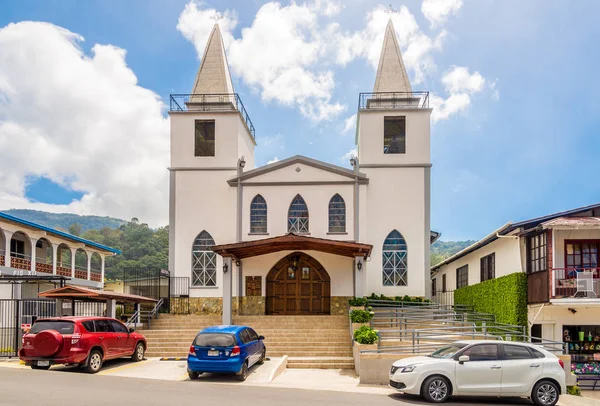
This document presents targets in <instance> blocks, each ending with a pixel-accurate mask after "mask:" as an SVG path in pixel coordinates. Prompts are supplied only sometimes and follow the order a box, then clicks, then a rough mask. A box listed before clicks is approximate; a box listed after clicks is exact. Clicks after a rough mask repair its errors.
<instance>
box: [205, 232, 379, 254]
mask: <svg viewBox="0 0 600 406" xmlns="http://www.w3.org/2000/svg"><path fill="white" fill-rule="evenodd" d="M211 249H212V250H213V251H214V252H216V253H217V254H219V255H221V256H223V257H233V258H236V259H244V258H249V257H255V256H258V255H265V254H270V253H272V252H278V251H288V250H289V251H308V250H312V251H320V252H326V253H329V254H334V255H341V256H344V257H350V258H355V257H364V258H367V257H368V256H370V255H371V250H372V249H373V246H372V245H370V244H362V243H357V242H348V241H336V240H328V239H325V238H316V237H307V236H304V235H296V234H294V233H289V234H286V235H282V236H279V237H272V238H264V239H262V240H255V241H244V242H238V243H234V244H224V245H215V246H213V247H211Z"/></svg>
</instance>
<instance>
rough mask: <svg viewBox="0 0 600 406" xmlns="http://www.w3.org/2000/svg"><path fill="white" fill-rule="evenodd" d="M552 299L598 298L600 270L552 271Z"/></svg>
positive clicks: (562, 269)
mask: <svg viewBox="0 0 600 406" xmlns="http://www.w3.org/2000/svg"><path fill="white" fill-rule="evenodd" d="M552 297H553V298H555V299H562V298H584V299H586V298H587V299H589V298H598V297H600V268H583V267H578V268H554V269H552Z"/></svg>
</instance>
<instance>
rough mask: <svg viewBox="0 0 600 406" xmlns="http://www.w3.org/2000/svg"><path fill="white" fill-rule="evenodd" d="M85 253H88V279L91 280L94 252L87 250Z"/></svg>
mask: <svg viewBox="0 0 600 406" xmlns="http://www.w3.org/2000/svg"><path fill="white" fill-rule="evenodd" d="M85 255H87V260H88V261H87V271H88V272H87V280H88V281H89V280H91V278H92V275H91V274H92V254H91V253H89V252H88V251H86V252H85Z"/></svg>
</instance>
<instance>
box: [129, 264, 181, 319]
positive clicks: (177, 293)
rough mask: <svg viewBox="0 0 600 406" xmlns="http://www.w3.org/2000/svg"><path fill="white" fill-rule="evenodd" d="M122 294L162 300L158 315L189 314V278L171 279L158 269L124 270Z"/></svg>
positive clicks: (167, 274)
mask: <svg viewBox="0 0 600 406" xmlns="http://www.w3.org/2000/svg"><path fill="white" fill-rule="evenodd" d="M123 292H124V293H130V294H134V295H140V296H146V297H151V298H153V299H156V300H160V299H162V300H163V305H162V306H161V308H160V309H159V312H160V313H175V314H189V312H190V278H189V277H171V276H170V275H169V271H167V270H164V269H160V268H152V267H147V268H140V267H135V268H125V269H124V270H123Z"/></svg>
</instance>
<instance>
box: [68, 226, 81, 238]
mask: <svg viewBox="0 0 600 406" xmlns="http://www.w3.org/2000/svg"><path fill="white" fill-rule="evenodd" d="M69 234H72V235H76V236H80V235H81V224H79V223H73V224H71V225H70V226H69Z"/></svg>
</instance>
